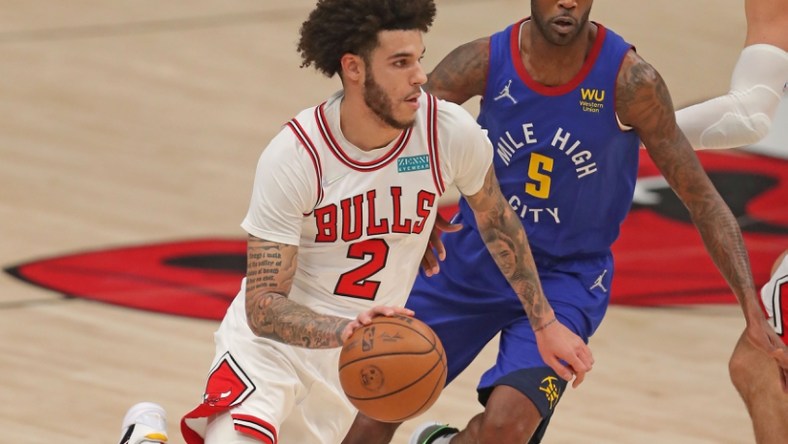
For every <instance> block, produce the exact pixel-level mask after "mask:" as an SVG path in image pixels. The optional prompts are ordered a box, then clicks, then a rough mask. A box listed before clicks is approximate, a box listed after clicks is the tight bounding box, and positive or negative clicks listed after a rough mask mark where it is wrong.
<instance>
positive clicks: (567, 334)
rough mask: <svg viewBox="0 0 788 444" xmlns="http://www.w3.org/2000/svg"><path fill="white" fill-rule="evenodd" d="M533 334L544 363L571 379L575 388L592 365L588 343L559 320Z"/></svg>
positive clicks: (591, 355) (562, 376)
mask: <svg viewBox="0 0 788 444" xmlns="http://www.w3.org/2000/svg"><path fill="white" fill-rule="evenodd" d="M534 334H535V335H536V345H537V347H538V348H539V353H540V354H541V355H542V359H543V360H544V361H545V363H546V364H547V365H549V366H550V368H552V369H553V371H555V372H556V373H557V374H558V376H560V377H561V378H563V379H565V380H566V381H572V387H573V388H577V387H578V386H579V385H580V384H581V383H582V382H583V380H585V377H586V373H588V372H590V371H591V368H592V367H593V366H594V356H593V354H592V353H591V349H590V348H589V347H588V345H586V343H585V342H583V340H582V339H580V336H577V335H576V334H575V333H574V332H573V331H571V330H569V329H568V328H566V326H565V325H564V324H562V323H561V322H559V321H554V322H552V323H551V324H550V325H548V326H546V327H545V328H544V329H542V330H539V331H537V332H535V333H534ZM562 361H563V362H562ZM572 378H574V380H573V379H572Z"/></svg>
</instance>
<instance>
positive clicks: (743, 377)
mask: <svg viewBox="0 0 788 444" xmlns="http://www.w3.org/2000/svg"><path fill="white" fill-rule="evenodd" d="M744 347H745V344H743V343H742V341H741V340H740V341H739V343H738V344H737V345H736V347H735V348H734V350H733V354H732V355H731V358H730V360H729V361H728V375H729V376H730V378H731V382H732V383H733V386H734V387H735V388H736V390H737V391H738V392H739V394H740V395H741V396H744V397H746V396H747V395H748V393H749V391H750V390H751V389H752V387H753V384H752V381H753V370H752V366H753V362H752V360H751V359H750V358H749V357H748V356H747V353H746V350H745V349H744Z"/></svg>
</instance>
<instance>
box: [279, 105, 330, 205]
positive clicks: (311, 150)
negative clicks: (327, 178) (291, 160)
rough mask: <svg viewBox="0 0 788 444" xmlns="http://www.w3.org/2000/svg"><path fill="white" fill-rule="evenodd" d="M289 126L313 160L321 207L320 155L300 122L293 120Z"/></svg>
mask: <svg viewBox="0 0 788 444" xmlns="http://www.w3.org/2000/svg"><path fill="white" fill-rule="evenodd" d="M287 126H289V127H290V129H291V130H292V131H293V134H295V136H296V138H297V139H298V141H299V142H301V145H302V146H303V147H304V148H306V152H307V154H309V157H310V158H311V159H312V164H313V165H314V167H315V176H316V178H317V202H315V207H317V206H318V205H320V202H322V201H323V167H322V166H321V164H320V155H319V154H318V152H317V148H315V144H314V143H313V142H312V139H310V138H309V136H308V135H307V133H306V131H304V128H303V127H301V124H300V123H299V122H298V120H296V119H293V120H291V121H289V122H287ZM309 214H311V211H310V212H309V213H307V214H305V216H306V215H309Z"/></svg>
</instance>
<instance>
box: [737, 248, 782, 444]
mask: <svg viewBox="0 0 788 444" xmlns="http://www.w3.org/2000/svg"><path fill="white" fill-rule="evenodd" d="M761 301H762V302H763V307H764V311H765V312H766V316H767V317H768V318H769V323H771V324H772V327H774V329H775V331H776V332H777V334H778V335H779V336H780V338H781V339H782V340H783V342H785V343H786V344H788V249H786V250H785V251H783V252H782V254H781V255H780V256H779V257H778V258H777V260H776V261H775V262H774V266H773V267H772V272H771V279H770V280H769V282H767V283H766V284H765V285H764V286H763V288H762V289H761ZM729 369H730V375H731V380H732V381H733V385H734V386H735V387H736V390H737V391H738V392H739V394H740V395H741V397H742V399H743V400H744V404H745V405H746V406H747V411H748V412H749V413H750V418H751V419H752V424H753V429H754V431H755V440H756V442H757V443H758V444H771V443H775V444H777V443H784V442H785V440H786V437H788V372H787V371H786V370H784V369H781V368H780V366H778V365H777V363H776V362H775V361H774V359H772V358H770V357H769V356H768V355H766V354H764V353H762V352H761V351H760V350H758V349H756V348H755V347H754V346H753V345H752V344H751V343H750V341H749V340H748V339H747V337H746V336H745V335H744V334H742V336H741V337H740V338H739V342H738V343H737V344H736V348H735V350H734V353H733V356H732V357H731V360H730V366H729Z"/></svg>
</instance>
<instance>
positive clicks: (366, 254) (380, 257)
mask: <svg viewBox="0 0 788 444" xmlns="http://www.w3.org/2000/svg"><path fill="white" fill-rule="evenodd" d="M388 255H389V246H388V244H387V243H386V241H385V240H383V239H367V240H365V241H362V242H357V243H355V244H351V245H350V247H348V250H347V257H349V258H351V259H365V260H366V262H364V263H363V264H361V265H359V266H358V267H356V268H354V269H352V270H350V271H348V272H346V273H343V274H342V275H341V276H339V280H338V281H337V286H336V288H334V294H337V295H339V296H348V297H351V298H359V299H369V300H375V295H376V294H377V292H378V287H380V281H373V280H370V279H369V278H370V277H371V276H372V275H374V274H375V273H377V272H378V271H380V270H382V269H383V267H385V266H386V259H387V258H388Z"/></svg>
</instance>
